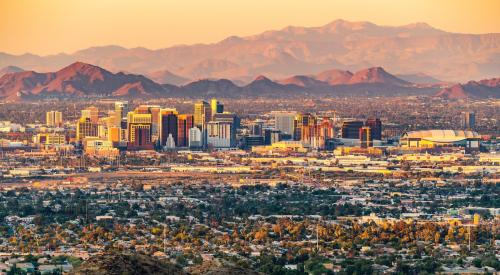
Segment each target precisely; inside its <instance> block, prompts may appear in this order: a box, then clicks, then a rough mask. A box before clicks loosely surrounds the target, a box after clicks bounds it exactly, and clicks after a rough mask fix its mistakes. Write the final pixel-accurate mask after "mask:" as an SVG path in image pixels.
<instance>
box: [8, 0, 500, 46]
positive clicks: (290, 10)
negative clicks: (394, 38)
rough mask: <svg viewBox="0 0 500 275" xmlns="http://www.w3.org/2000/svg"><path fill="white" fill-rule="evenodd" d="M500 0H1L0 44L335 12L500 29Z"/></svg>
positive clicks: (113, 36)
mask: <svg viewBox="0 0 500 275" xmlns="http://www.w3.org/2000/svg"><path fill="white" fill-rule="evenodd" d="M499 11H500V0H346V1H337V0H324V1H322V0H304V1H302V0H197V1H195V0H175V1H174V0H43V1H42V0H0V52H7V53H12V54H22V53H26V52H30V53H35V54H42V55H46V54H56V53H60V52H67V53H71V52H74V51H76V50H79V49H83V48H86V47H90V46H102V45H111V44H113V45H121V46H124V47H138V46H142V47H146V48H151V49H157V48H164V47H168V46H172V45H175V44H193V43H211V42H217V41H219V40H222V39H224V38H225V37H227V36H230V35H238V36H245V35H251V34H257V33H260V32H262V31H266V30H270V29H280V28H283V27H286V26H288V25H295V26H321V25H324V24H327V23H329V22H331V21H333V20H335V19H340V18H341V19H345V20H350V21H371V22H373V23H376V24H380V25H404V24H408V23H414V22H426V23H429V24H430V25H432V26H434V27H436V28H439V29H443V30H447V31H452V32H464V33H487V32H500V14H499Z"/></svg>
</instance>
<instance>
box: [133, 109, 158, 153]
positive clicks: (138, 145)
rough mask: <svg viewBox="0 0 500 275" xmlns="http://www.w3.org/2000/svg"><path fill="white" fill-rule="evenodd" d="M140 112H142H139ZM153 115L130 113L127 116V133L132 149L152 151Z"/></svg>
mask: <svg viewBox="0 0 500 275" xmlns="http://www.w3.org/2000/svg"><path fill="white" fill-rule="evenodd" d="M139 111H140V110H139ZM151 120H152V119H151V114H148V113H139V112H136V111H134V112H129V113H128V115H127V132H128V142H129V146H128V147H129V148H130V149H152V148H153V143H152V140H151V128H152V123H151Z"/></svg>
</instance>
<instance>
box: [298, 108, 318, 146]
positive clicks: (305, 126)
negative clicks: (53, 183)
mask: <svg viewBox="0 0 500 275" xmlns="http://www.w3.org/2000/svg"><path fill="white" fill-rule="evenodd" d="M296 119H297V123H296V127H295V129H296V130H295V131H296V135H297V137H298V136H299V133H300V138H299V140H301V141H302V142H305V143H308V144H309V145H312V144H313V143H314V139H315V137H316V129H317V128H316V125H317V119H316V116H314V115H312V114H309V113H306V114H299V115H297V118H296Z"/></svg>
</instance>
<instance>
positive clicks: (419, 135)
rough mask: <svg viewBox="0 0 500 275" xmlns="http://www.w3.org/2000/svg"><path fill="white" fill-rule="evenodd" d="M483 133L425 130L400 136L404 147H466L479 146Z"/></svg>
mask: <svg viewBox="0 0 500 275" xmlns="http://www.w3.org/2000/svg"><path fill="white" fill-rule="evenodd" d="M480 140H481V135H479V134H478V133H477V132H474V131H464V130H424V131H411V132H406V133H404V134H403V135H402V136H401V138H400V141H399V142H400V144H401V146H402V147H415V148H433V147H465V148H479V144H480Z"/></svg>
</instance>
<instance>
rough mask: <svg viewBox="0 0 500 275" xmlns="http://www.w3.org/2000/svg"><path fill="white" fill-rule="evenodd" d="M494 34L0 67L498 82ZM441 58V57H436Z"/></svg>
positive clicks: (318, 42)
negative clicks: (378, 71) (365, 73)
mask: <svg viewBox="0 0 500 275" xmlns="http://www.w3.org/2000/svg"><path fill="white" fill-rule="evenodd" d="M499 54H500V33H490V34H461V33H451V32H446V31H443V30H439V29H436V28H433V27H431V26H429V25H428V24H425V23H414V24H407V25H403V26H381V25H376V24H373V23H370V22H350V21H346V20H335V21H333V22H330V23H328V24H325V25H323V26H319V27H297V26H288V27H285V28H282V29H280V30H270V31H265V32H262V33H260V34H256V35H251V36H244V37H239V36H230V37H227V38H226V39H223V40H221V41H219V42H215V43H210V44H193V45H176V46H172V47H168V48H162V49H157V50H151V49H146V48H141V47H138V48H130V49H128V48H124V47H120V46H114V45H112V46H104V47H91V48H87V49H82V50H80V51H76V52H74V53H71V54H57V55H50V56H37V55H32V54H24V55H17V56H16V55H9V54H5V53H3V54H2V53H0V67H1V66H7V65H15V66H19V67H22V68H29V69H30V70H36V71H42V72H44V71H45V72H46V71H53V70H56V69H58V68H60V67H63V66H66V65H68V64H71V63H73V62H75V61H83V62H86V63H91V64H95V65H98V66H102V67H105V68H108V69H109V70H110V71H113V72H117V71H132V72H137V73H140V74H144V75H148V74H151V73H153V72H156V71H161V70H163V71H164V70H168V71H170V72H171V73H172V74H175V75H180V76H182V77H185V78H188V79H202V78H227V79H231V80H233V81H235V80H238V81H244V82H249V81H251V80H252V79H253V78H255V76H257V75H261V74H263V75H266V76H268V77H270V78H272V79H281V78H284V77H287V76H289V75H298V74H305V75H309V74H312V73H315V72H318V71H322V70H326V69H328V68H339V69H341V70H351V71H357V70H359V69H362V68H367V67H375V66H382V67H384V68H385V69H387V70H389V71H395V72H398V73H400V74H409V73H413V72H415V71H418V72H425V73H426V74H428V75H431V76H432V77H434V78H437V79H446V80H447V81H454V82H464V81H467V80H469V79H484V78H491V77H496V76H497V75H498V72H499V71H500V60H498V58H497V57H498V55H499ZM436 57H439V58H436Z"/></svg>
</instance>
